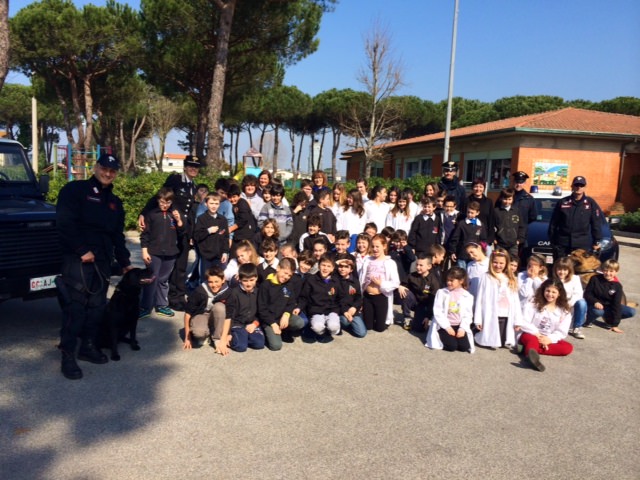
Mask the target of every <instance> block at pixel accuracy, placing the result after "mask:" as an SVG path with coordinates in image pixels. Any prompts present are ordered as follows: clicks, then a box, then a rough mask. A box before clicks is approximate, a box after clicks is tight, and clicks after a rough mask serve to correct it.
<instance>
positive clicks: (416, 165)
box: [403, 160, 420, 178]
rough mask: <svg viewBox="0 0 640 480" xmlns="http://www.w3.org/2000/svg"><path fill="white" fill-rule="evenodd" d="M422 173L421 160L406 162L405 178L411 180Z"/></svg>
mask: <svg viewBox="0 0 640 480" xmlns="http://www.w3.org/2000/svg"><path fill="white" fill-rule="evenodd" d="M419 171H420V160H409V161H405V162H404V177H403V178H411V177H413V176H414V175H416V174H417V173H418V172H419Z"/></svg>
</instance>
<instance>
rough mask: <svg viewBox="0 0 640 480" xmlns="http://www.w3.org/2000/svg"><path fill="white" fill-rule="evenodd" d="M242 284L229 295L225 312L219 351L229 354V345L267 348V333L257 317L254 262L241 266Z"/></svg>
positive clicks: (239, 269)
mask: <svg viewBox="0 0 640 480" xmlns="http://www.w3.org/2000/svg"><path fill="white" fill-rule="evenodd" d="M238 280H239V282H240V284H239V285H238V286H237V287H233V288H232V289H231V293H230V294H229V298H227V304H226V315H225V317H226V318H225V320H224V325H223V328H222V334H221V339H220V342H219V343H217V344H216V352H217V353H219V354H220V355H223V356H226V355H229V348H231V350H234V351H236V352H245V351H246V350H247V348H253V349H255V350H260V349H262V348H264V343H265V341H264V333H263V331H262V329H261V328H260V322H259V321H258V316H257V314H258V287H257V285H256V284H257V283H258V271H257V270H256V266H255V265H254V264H253V263H243V264H242V265H240V267H238Z"/></svg>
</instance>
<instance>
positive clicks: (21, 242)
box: [0, 139, 62, 302]
mask: <svg viewBox="0 0 640 480" xmlns="http://www.w3.org/2000/svg"><path fill="white" fill-rule="evenodd" d="M48 181H49V178H48V177H46V176H42V177H40V178H39V179H38V178H37V177H36V176H35V174H34V173H33V170H32V169H31V165H30V164H29V159H28V158H27V154H26V152H25V150H24V148H23V147H22V145H20V144H19V143H18V142H15V141H13V140H6V139H0V302H3V301H4V300H9V299H11V298H23V299H25V300H28V299H34V298H39V297H42V296H52V295H55V294H56V292H57V290H56V288H55V283H54V281H55V278H56V276H57V275H58V274H59V273H60V265H61V263H62V252H61V249H60V240H59V238H58V231H57V230H56V208H55V206H53V205H51V204H49V203H47V202H45V201H44V194H45V193H46V191H47V190H48V188H49V182H48Z"/></svg>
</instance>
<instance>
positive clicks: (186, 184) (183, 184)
mask: <svg viewBox="0 0 640 480" xmlns="http://www.w3.org/2000/svg"><path fill="white" fill-rule="evenodd" d="M184 165H185V166H192V167H197V168H200V166H201V164H200V162H199V161H198V159H197V158H196V157H192V156H191V155H187V157H186V158H185V160H184ZM164 186H165V187H169V188H171V189H172V190H173V194H174V198H173V205H172V207H173V208H174V209H175V210H178V211H179V212H180V214H181V215H182V222H183V224H184V225H187V224H188V220H187V217H188V215H189V211H190V210H191V207H192V205H193V204H194V202H195V195H196V190H197V189H196V185H195V183H194V182H193V181H192V180H190V179H189V178H188V177H187V176H186V175H185V174H182V173H174V174H172V175H169V176H168V177H167V179H166V180H165V182H164ZM155 205H157V200H156V199H155V197H154V198H153V199H152V200H150V201H149V203H148V204H147V206H146V207H145V209H144V211H143V212H142V213H143V214H144V213H145V212H146V211H147V209H149V208H153V207H154V206H155ZM190 240H191V236H190V233H189V228H185V229H183V230H182V231H178V250H179V253H178V256H177V257H176V263H175V264H174V266H173V271H172V272H171V276H170V277H169V306H170V307H171V308H173V309H174V310H184V307H185V294H186V293H187V289H186V285H185V282H186V279H187V264H188V263H189V250H190V249H191V246H190V244H189V242H190Z"/></svg>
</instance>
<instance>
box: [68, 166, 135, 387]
mask: <svg viewBox="0 0 640 480" xmlns="http://www.w3.org/2000/svg"><path fill="white" fill-rule="evenodd" d="M119 169H120V162H119V161H118V159H117V158H116V157H114V156H113V155H107V154H104V155H101V156H100V158H98V161H97V162H96V165H95V167H94V170H93V176H92V177H91V178H90V179H88V180H77V181H73V182H69V183H67V184H66V185H65V186H64V187H62V189H61V190H60V194H59V196H58V203H57V207H56V213H57V220H56V224H57V228H58V233H59V235H60V242H61V245H62V276H61V277H60V279H59V281H57V282H56V283H57V285H58V292H59V293H58V299H59V301H60V305H61V307H62V314H63V319H62V328H61V329H60V345H59V347H58V348H59V349H60V350H61V351H62V374H63V375H64V376H65V377H66V378H68V379H70V380H77V379H80V378H82V370H81V369H80V367H79V366H78V364H77V363H76V357H75V351H76V343H77V338H78V337H80V349H79V350H78V359H79V360H84V361H87V362H91V363H96V364H102V363H107V362H108V361H109V360H108V358H107V356H106V355H104V354H103V353H102V352H101V351H100V349H99V348H98V347H97V346H96V340H97V336H98V331H99V328H100V323H101V321H102V317H103V314H104V310H105V307H106V304H107V289H108V287H109V279H110V277H111V261H112V259H113V258H114V256H115V259H116V260H117V262H118V264H119V265H120V266H121V267H122V269H123V272H127V271H128V270H130V269H131V268H132V267H131V262H130V261H129V257H130V254H129V250H127V247H126V245H125V238H124V208H123V207H122V201H121V200H120V199H119V198H118V197H117V196H116V195H115V194H114V193H113V180H114V179H115V178H116V176H117V174H118V170H119Z"/></svg>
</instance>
